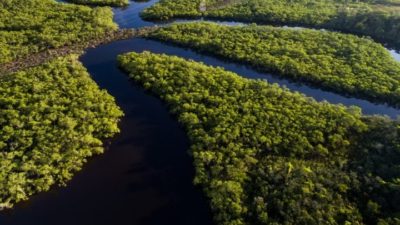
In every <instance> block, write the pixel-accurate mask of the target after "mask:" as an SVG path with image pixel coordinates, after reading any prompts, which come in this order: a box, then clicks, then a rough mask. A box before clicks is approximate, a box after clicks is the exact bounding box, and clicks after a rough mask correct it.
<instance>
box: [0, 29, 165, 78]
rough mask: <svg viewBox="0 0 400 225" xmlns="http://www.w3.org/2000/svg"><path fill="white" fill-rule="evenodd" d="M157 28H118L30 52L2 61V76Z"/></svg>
mask: <svg viewBox="0 0 400 225" xmlns="http://www.w3.org/2000/svg"><path fill="white" fill-rule="evenodd" d="M155 29H157V28H156V27H144V28H141V29H136V30H135V29H118V30H116V31H112V32H107V33H106V34H105V35H102V36H101V37H98V38H96V39H92V40H91V41H88V42H85V43H78V44H74V45H70V46H64V47H61V48H54V49H46V50H44V51H41V52H38V53H35V54H30V55H28V56H25V57H23V58H20V59H17V60H14V61H12V62H7V63H3V64H1V63H0V76H1V75H2V74H8V73H12V72H17V71H19V70H22V69H26V68H29V67H33V66H38V65H40V64H42V63H45V62H48V61H50V60H51V59H53V58H56V57H61V56H66V55H69V54H79V55H81V54H82V53H83V52H84V51H85V49H87V48H95V47H96V46H99V45H102V44H107V43H110V42H113V41H118V40H125V39H129V38H133V37H145V36H147V33H149V32H152V31H153V30H155Z"/></svg>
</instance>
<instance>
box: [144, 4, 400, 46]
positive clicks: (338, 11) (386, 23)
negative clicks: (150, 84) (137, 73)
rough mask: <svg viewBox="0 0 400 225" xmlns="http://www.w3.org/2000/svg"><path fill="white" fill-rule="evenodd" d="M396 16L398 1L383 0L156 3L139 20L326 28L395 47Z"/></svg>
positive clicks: (399, 30) (399, 41)
mask: <svg viewBox="0 0 400 225" xmlns="http://www.w3.org/2000/svg"><path fill="white" fill-rule="evenodd" d="M202 4H203V5H206V7H205V8H204V7H201V5H202ZM182 7H185V10H182ZM202 9H203V10H202ZM399 12H400V8H399V2H398V1H386V0H383V1H374V0H371V1H367V0H366V1H357V0H313V1H310V0H195V1H193V0H160V2H159V3H157V4H155V5H154V6H152V7H150V8H148V9H145V10H144V11H143V13H142V16H143V18H145V19H151V20H160V19H162V20H165V19H171V18H182V17H199V16H205V17H208V18H215V19H227V20H237V21H244V22H257V23H263V24H279V25H282V24H283V25H294V26H307V27H317V28H328V29H334V30H340V31H345V32H349V33H355V34H360V35H368V36H371V37H372V38H374V39H376V40H379V41H384V42H388V43H391V44H393V45H396V46H398V47H399V46H400V27H399V24H400V13H399Z"/></svg>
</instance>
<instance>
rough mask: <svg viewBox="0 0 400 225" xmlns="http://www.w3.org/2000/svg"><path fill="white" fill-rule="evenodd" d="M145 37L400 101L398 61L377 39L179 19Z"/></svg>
mask: <svg viewBox="0 0 400 225" xmlns="http://www.w3.org/2000/svg"><path fill="white" fill-rule="evenodd" d="M149 37H150V38H154V39H158V40H163V41H167V42H172V43H176V44H179V45H182V46H185V47H192V48H194V49H196V50H199V51H202V52H206V53H211V54H214V55H217V56H221V57H224V58H228V59H232V60H235V61H238V62H242V63H245V64H249V65H252V66H253V67H254V68H256V69H258V70H261V71H265V72H275V73H279V74H281V75H283V76H286V77H289V78H291V79H294V80H298V81H305V82H308V83H311V84H314V85H316V86H318V87H324V88H326V89H330V90H333V91H335V92H338V93H344V94H347V95H351V96H360V97H364V98H367V99H370V100H374V101H377V102H387V103H390V104H392V105H394V106H400V63H398V62H396V61H395V59H393V57H392V56H391V55H390V53H389V52H388V51H387V50H386V49H385V48H384V47H383V46H382V45H380V44H377V43H374V42H373V41H371V40H369V39H365V38H359V37H356V36H353V35H345V34H340V33H335V32H328V31H316V30H309V29H285V28H275V27H269V26H253V25H251V26H224V25H217V24H215V23H184V24H182V23H180V24H174V25H171V26H168V27H162V28H159V29H156V30H155V31H154V32H151V33H150V34H149Z"/></svg>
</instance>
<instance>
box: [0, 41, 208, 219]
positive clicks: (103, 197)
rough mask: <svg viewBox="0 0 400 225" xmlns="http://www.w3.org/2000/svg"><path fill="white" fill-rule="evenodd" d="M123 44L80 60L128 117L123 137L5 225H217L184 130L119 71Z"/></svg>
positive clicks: (10, 216)
mask: <svg viewBox="0 0 400 225" xmlns="http://www.w3.org/2000/svg"><path fill="white" fill-rule="evenodd" d="M118 44H121V43H117V44H116V45H117V46H115V45H113V44H111V45H106V46H102V47H99V48H96V49H91V50H89V51H88V52H87V54H85V55H84V56H82V58H81V61H82V62H83V63H84V65H85V66H86V67H87V68H88V70H89V73H90V74H91V75H92V77H93V79H94V80H95V81H96V82H97V83H98V84H99V86H100V87H101V88H105V89H107V90H108V92H109V93H110V94H111V95H113V96H114V97H115V98H116V100H117V103H118V105H119V106H120V107H121V108H122V109H123V110H124V112H125V114H126V116H125V117H124V118H123V120H122V122H121V134H120V135H118V136H117V137H116V138H115V139H114V140H112V141H111V144H110V145H109V147H108V150H107V151H106V153H105V154H104V155H101V156H98V157H96V159H94V160H90V161H89V163H87V165H85V167H84V170H83V171H82V172H80V173H78V174H77V175H76V176H74V178H73V179H72V181H71V182H69V183H68V186H67V187H65V188H57V189H53V190H52V191H50V192H46V193H42V194H38V195H36V196H34V197H33V198H32V199H31V200H30V201H27V202H24V203H21V204H18V205H17V206H16V208H15V209H13V210H10V211H7V212H6V213H5V214H2V215H1V216H0V224H38V225H39V224H40V225H46V224H49V225H50V224H52V225H53V224H69V225H70V224H74V225H80V224H82V225H90V224H96V225H97V224H98V225H101V224H104V225H110V224H118V225H123V224H144V225H163V224H165V225H167V224H168V225H177V224H181V225H187V224H194V225H195V224H198V225H206V224H212V222H211V213H210V212H209V209H208V206H207V202H206V200H205V199H204V197H203V195H202V193H201V191H200V190H199V189H196V188H195V187H194V186H193V185H192V179H193V176H194V169H193V166H192V160H191V158H190V157H189V155H188V154H187V150H188V148H189V143H188V140H187V138H186V136H185V133H184V131H183V130H182V129H181V128H180V127H179V126H178V124H177V123H176V120H175V119H174V118H172V117H170V116H169V113H168V111H167V109H166V107H165V106H164V105H163V104H162V103H161V102H160V101H159V100H158V99H157V98H155V97H152V96H150V95H148V94H146V93H145V92H144V91H143V90H142V89H141V88H140V87H137V86H135V85H134V84H132V83H131V82H130V81H129V80H128V78H127V76H126V75H125V74H124V73H123V72H121V71H120V70H119V69H118V68H117V66H116V56H117V54H118V53H120V52H121V51H124V50H123V49H125V48H122V49H121V47H126V45H122V46H118ZM137 44H139V45H141V43H140V42H139V43H137ZM135 47H136V48H137V47H138V46H137V45H135ZM126 50H129V49H126ZM111 78H112V79H111Z"/></svg>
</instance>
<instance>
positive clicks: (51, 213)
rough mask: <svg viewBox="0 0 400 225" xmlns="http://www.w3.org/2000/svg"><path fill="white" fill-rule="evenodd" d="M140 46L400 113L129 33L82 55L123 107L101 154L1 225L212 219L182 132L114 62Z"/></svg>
mask: <svg viewBox="0 0 400 225" xmlns="http://www.w3.org/2000/svg"><path fill="white" fill-rule="evenodd" d="M156 1H157V0H152V1H150V2H147V3H135V2H132V4H131V6H129V7H128V8H126V9H115V10H114V12H115V18H114V19H115V21H116V22H117V23H118V24H119V25H120V27H121V28H137V27H142V26H152V25H154V23H150V22H146V21H143V20H141V19H140V17H139V12H140V11H142V10H143V9H144V8H145V7H148V6H150V5H152V4H154V2H156ZM228 24H231V23H228ZM144 50H147V51H152V52H155V53H166V54H171V55H177V56H181V57H184V58H187V59H193V60H196V61H202V62H204V63H205V64H207V65H213V66H221V67H224V68H225V69H227V70H230V71H234V72H236V73H238V74H240V75H242V76H245V77H249V78H257V79H266V80H268V81H269V82H275V83H279V84H281V85H284V86H286V87H288V88H289V89H292V90H295V91H299V92H302V93H304V94H306V95H308V96H311V97H314V98H315V99H317V100H320V101H321V100H327V101H329V102H332V103H341V104H344V105H356V106H359V107H361V108H362V110H363V112H364V113H366V114H386V115H388V116H390V117H393V118H394V117H397V115H398V114H399V110H398V109H394V108H391V107H388V106H385V105H377V104H373V103H370V102H368V101H365V100H359V99H355V98H347V97H343V96H340V95H338V94H334V93H331V92H326V91H322V90H319V89H316V88H312V87H308V86H306V85H299V84H296V83H292V82H289V81H287V80H284V79H279V78H278V77H277V76H273V75H270V74H263V73H258V72H256V71H254V70H251V69H249V68H247V67H245V66H242V65H238V64H235V63H229V62H226V61H223V60H220V59H217V58H215V57H210V56H204V55H201V54H198V53H196V52H194V51H190V50H187V49H183V48H179V47H174V46H171V45H166V44H163V43H160V42H156V41H151V40H144V39H140V38H133V39H130V40H124V41H117V42H114V43H111V44H107V45H102V46H99V47H97V48H95V49H89V50H88V51H87V53H86V54H84V55H83V56H82V57H81V61H82V63H83V64H84V65H85V66H86V67H87V69H88V71H89V73H90V74H91V76H92V77H93V79H94V80H95V81H96V82H97V83H98V84H99V86H100V87H101V88H104V89H106V90H108V92H109V93H110V94H111V95H113V96H114V97H115V99H116V101H117V103H118V105H119V106H120V107H121V108H122V110H123V111H124V112H125V117H124V118H123V119H122V121H121V125H120V127H121V134H119V135H117V136H116V137H115V138H114V139H112V140H110V143H109V144H108V145H107V150H106V152H105V154H103V155H100V156H97V157H94V158H93V159H91V160H89V162H88V163H87V164H86V165H85V166H84V168H83V170H82V171H81V172H78V173H77V174H76V175H75V176H74V178H73V179H72V180H71V181H70V182H69V183H68V186H67V187H62V188H53V189H52V190H51V191H49V192H45V193H40V194H37V195H35V196H33V197H32V198H31V199H30V200H29V201H26V202H22V203H19V204H17V205H16V207H15V208H14V209H12V210H7V211H5V212H2V213H0V225H3V224H4V225H23V224H24V225H25V224H27V225H28V224H29V225H31V224H32V225H64V224H65V225H67V224H68V225H136V224H137V225H142V224H143V225H211V224H213V223H212V218H211V213H210V211H209V209H208V203H207V200H206V199H205V197H204V196H203V194H202V192H201V190H200V189H199V188H197V187H194V186H193V185H192V179H193V176H194V169H193V165H192V160H191V158H190V156H189V155H188V153H187V151H188V147H189V143H188V139H187V137H186V135H185V133H184V131H183V130H182V129H181V128H180V127H179V125H178V124H177V122H176V121H175V120H174V118H172V117H171V116H170V115H169V114H168V111H167V109H166V107H165V106H164V105H163V104H162V103H161V102H160V101H159V100H158V99H157V98H155V97H153V96H151V95H149V94H147V93H145V92H144V91H143V90H142V89H141V88H140V87H138V86H136V85H135V84H133V83H132V82H130V81H129V79H128V78H127V76H126V75H125V74H124V73H123V72H122V71H120V70H119V69H118V67H117V62H116V57H117V55H118V54H121V53H125V52H130V51H137V52H142V51H144ZM391 52H392V54H393V56H394V57H397V59H398V60H400V56H399V55H398V54H396V53H395V52H394V51H391Z"/></svg>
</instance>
